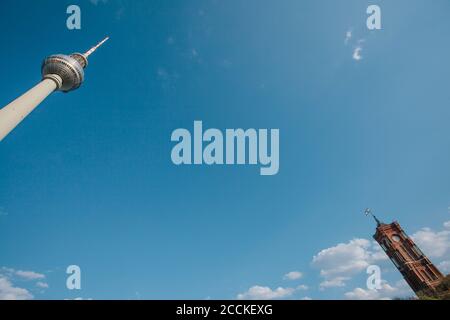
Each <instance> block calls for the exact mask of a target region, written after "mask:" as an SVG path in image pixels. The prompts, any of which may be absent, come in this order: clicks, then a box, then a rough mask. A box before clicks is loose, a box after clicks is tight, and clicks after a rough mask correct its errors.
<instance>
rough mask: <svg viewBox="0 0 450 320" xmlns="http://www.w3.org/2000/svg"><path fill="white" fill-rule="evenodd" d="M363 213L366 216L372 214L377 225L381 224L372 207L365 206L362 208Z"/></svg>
mask: <svg viewBox="0 0 450 320" xmlns="http://www.w3.org/2000/svg"><path fill="white" fill-rule="evenodd" d="M364 213H365V214H366V216H369V215H370V216H372V218H373V219H374V220H375V222H376V223H377V227H379V226H380V225H381V222H380V220H378V218H377V217H376V216H375V215H374V214H373V213H372V209H370V208H366V210H364Z"/></svg>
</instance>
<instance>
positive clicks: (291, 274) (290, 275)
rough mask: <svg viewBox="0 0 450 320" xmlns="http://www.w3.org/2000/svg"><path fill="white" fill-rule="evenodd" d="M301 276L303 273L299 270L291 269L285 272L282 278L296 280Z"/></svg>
mask: <svg viewBox="0 0 450 320" xmlns="http://www.w3.org/2000/svg"><path fill="white" fill-rule="evenodd" d="M302 276H303V274H302V273H301V272H300V271H291V272H288V273H286V274H285V275H284V276H283V279H285V280H297V279H300V278H301V277H302Z"/></svg>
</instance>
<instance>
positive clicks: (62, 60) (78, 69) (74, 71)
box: [41, 54, 86, 92]
mask: <svg viewBox="0 0 450 320" xmlns="http://www.w3.org/2000/svg"><path fill="white" fill-rule="evenodd" d="M78 56H81V54H73V55H70V56H68V55H64V54H55V55H51V56H49V57H47V58H45V59H44V61H43V63H42V68H41V72H42V77H43V78H46V77H49V78H52V76H53V75H57V76H59V77H60V78H61V80H62V83H58V90H60V91H63V92H69V91H72V90H75V89H77V88H78V87H80V86H81V84H82V83H83V80H84V70H83V67H84V66H83V65H82V64H83V61H82V59H81V58H79V57H78ZM85 60H86V59H85Z"/></svg>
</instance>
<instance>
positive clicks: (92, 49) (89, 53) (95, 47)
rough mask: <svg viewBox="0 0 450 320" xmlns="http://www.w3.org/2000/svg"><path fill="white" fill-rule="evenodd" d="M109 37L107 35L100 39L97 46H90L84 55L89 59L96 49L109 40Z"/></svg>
mask: <svg viewBox="0 0 450 320" xmlns="http://www.w3.org/2000/svg"><path fill="white" fill-rule="evenodd" d="M108 39H109V37H106V38H105V39H103V40H102V41H100V42H99V43H97V44H96V45H95V46H93V47H92V48H90V49H89V50H88V51H86V52H85V53H84V54H83V56H84V57H85V58H86V59H87V58H88V57H89V56H90V55H91V54H93V53H94V51H95V50H97V49H98V48H99V47H100V46H101V45H102V44H104V43H105V42H106V41H108Z"/></svg>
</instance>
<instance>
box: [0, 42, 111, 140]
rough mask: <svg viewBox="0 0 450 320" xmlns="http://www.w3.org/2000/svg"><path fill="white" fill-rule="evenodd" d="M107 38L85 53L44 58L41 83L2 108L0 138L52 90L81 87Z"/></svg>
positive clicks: (69, 89) (63, 90)
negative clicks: (90, 59) (92, 59)
mask: <svg viewBox="0 0 450 320" xmlns="http://www.w3.org/2000/svg"><path fill="white" fill-rule="evenodd" d="M108 39H109V37H106V38H105V39H103V40H102V41H100V42H99V43H98V44H97V45H95V46H93V47H92V48H91V49H89V50H88V51H86V52H85V53H72V54H70V55H64V54H55V55H51V56H49V57H47V58H45V59H44V61H43V62H42V67H41V74H42V80H41V82H39V83H38V84H37V85H36V86H34V87H33V88H31V89H30V90H28V91H27V92H25V93H24V94H23V95H21V96H20V97H18V98H17V99H15V100H14V101H12V102H11V103H9V104H8V105H6V106H5V107H3V108H2V109H0V141H1V140H3V139H4V138H5V137H6V136H7V135H8V134H9V133H10V132H11V131H12V130H13V129H14V128H15V127H16V126H17V125H18V124H19V123H20V122H22V120H23V119H25V117H26V116H27V115H28V114H30V113H31V112H32V111H33V110H34V109H35V108H36V107H37V106H38V105H39V104H40V103H41V102H42V101H44V100H45V98H47V97H48V96H49V95H50V94H51V93H53V92H54V91H62V92H69V91H72V90H76V89H78V88H79V87H80V86H81V84H82V83H83V81H84V69H85V68H86V67H87V65H88V57H89V56H90V55H91V54H92V53H94V52H95V51H96V50H97V49H98V48H99V47H100V46H101V45H102V44H103V43H105V42H106V41H107V40H108Z"/></svg>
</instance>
